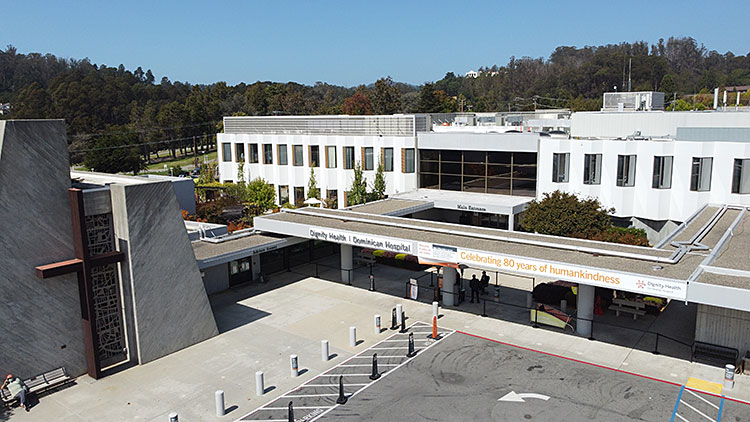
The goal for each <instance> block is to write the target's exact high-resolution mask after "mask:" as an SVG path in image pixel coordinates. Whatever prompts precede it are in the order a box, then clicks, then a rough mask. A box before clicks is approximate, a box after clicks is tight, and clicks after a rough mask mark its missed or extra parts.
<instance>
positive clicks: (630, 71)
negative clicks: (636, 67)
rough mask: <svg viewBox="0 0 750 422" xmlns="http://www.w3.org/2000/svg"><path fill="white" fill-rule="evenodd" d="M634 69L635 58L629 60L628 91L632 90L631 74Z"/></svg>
mask: <svg viewBox="0 0 750 422" xmlns="http://www.w3.org/2000/svg"><path fill="white" fill-rule="evenodd" d="M632 71H633V59H632V58H631V59H630V60H628V92H630V76H631V74H632Z"/></svg>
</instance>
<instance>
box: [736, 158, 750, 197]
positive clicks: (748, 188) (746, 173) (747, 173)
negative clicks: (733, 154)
mask: <svg viewBox="0 0 750 422" xmlns="http://www.w3.org/2000/svg"><path fill="white" fill-rule="evenodd" d="M732 193H750V159H748V158H735V160H734V173H733V176H732Z"/></svg>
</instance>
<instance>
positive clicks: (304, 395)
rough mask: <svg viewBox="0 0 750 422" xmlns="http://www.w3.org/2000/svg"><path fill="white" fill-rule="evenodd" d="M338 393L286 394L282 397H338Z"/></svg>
mask: <svg viewBox="0 0 750 422" xmlns="http://www.w3.org/2000/svg"><path fill="white" fill-rule="evenodd" d="M338 396H339V393H336V394H287V395H285V396H284V397H338Z"/></svg>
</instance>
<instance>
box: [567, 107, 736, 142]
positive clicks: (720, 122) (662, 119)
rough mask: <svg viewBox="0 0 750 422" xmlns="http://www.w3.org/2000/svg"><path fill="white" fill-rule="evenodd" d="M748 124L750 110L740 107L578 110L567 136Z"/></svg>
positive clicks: (661, 133)
mask: <svg viewBox="0 0 750 422" xmlns="http://www.w3.org/2000/svg"><path fill="white" fill-rule="evenodd" d="M749 126H750V113H748V112H742V111H739V112H735V111H722V112H715V111H704V112H698V111H648V112H646V111H633V112H584V113H582V112H578V113H573V115H572V116H571V117H570V136H572V137H574V138H592V137H600V138H624V137H626V136H628V135H632V134H633V133H634V132H635V131H640V132H641V135H642V136H667V135H670V136H675V135H677V128H678V127H749Z"/></svg>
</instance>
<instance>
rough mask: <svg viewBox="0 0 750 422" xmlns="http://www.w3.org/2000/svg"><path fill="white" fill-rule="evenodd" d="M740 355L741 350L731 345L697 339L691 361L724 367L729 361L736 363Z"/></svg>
mask: <svg viewBox="0 0 750 422" xmlns="http://www.w3.org/2000/svg"><path fill="white" fill-rule="evenodd" d="M739 355H740V353H739V351H738V350H737V349H733V348H731V347H725V346H719V345H718V344H711V343H704V342H702V341H695V342H693V354H692V356H691V357H690V361H691V362H700V363H706V364H709V365H717V366H721V367H723V366H724V365H726V364H728V363H731V364H732V365H736V364H737V359H738V358H739Z"/></svg>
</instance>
